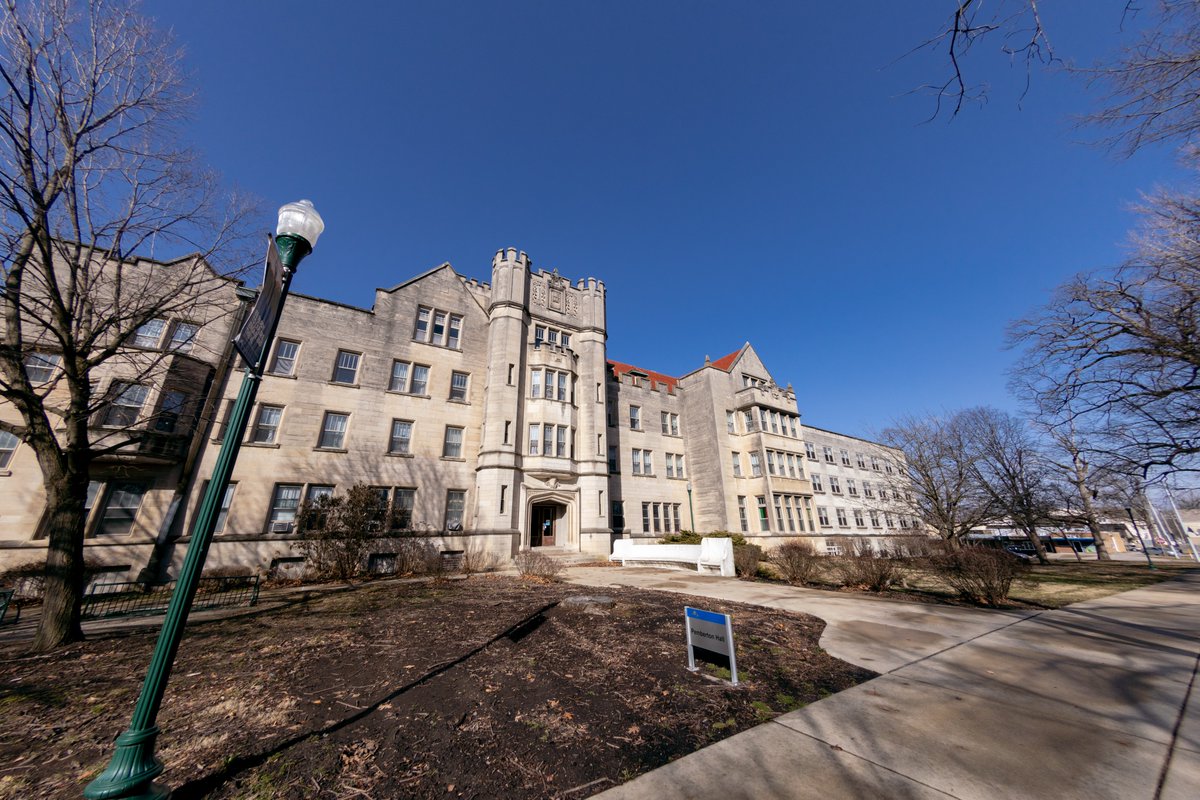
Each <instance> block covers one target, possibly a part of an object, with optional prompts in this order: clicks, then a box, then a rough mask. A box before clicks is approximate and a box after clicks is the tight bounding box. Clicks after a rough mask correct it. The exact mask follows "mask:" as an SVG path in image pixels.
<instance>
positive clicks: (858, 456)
mask: <svg viewBox="0 0 1200 800" xmlns="http://www.w3.org/2000/svg"><path fill="white" fill-rule="evenodd" d="M854 459H855V461H857V462H858V468H859V469H866V468H867V459H866V457H865V456H863V454H862V453H855V454H854Z"/></svg>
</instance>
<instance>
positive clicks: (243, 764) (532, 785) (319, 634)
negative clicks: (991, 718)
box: [0, 577, 873, 800]
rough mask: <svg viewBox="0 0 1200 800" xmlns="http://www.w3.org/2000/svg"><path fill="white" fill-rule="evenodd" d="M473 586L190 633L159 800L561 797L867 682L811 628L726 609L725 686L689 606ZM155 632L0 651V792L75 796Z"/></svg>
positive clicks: (124, 711)
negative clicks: (692, 660) (43, 652)
mask: <svg viewBox="0 0 1200 800" xmlns="http://www.w3.org/2000/svg"><path fill="white" fill-rule="evenodd" d="M578 594H580V589H579V587H569V586H563V585H560V584H531V583H525V582H521V581H519V580H516V579H513V578H498V577H475V578H471V579H468V580H462V581H449V582H443V583H432V584H396V583H384V584H371V585H367V586H364V587H361V588H358V589H357V590H355V591H351V592H345V593H340V594H335V595H332V596H330V595H324V596H314V597H311V598H307V599H305V600H302V601H299V602H297V603H295V604H292V605H290V606H287V607H284V608H281V609H276V610H273V611H266V612H263V613H259V614H254V615H251V616H246V617H239V618H233V619H224V620H217V621H213V622H209V623H203V624H196V625H192V626H189V631H188V633H187V635H186V637H185V638H184V641H183V645H182V647H181V649H180V653H179V658H178V661H177V663H176V666H175V672H174V676H173V678H172V681H171V684H170V687H169V688H168V692H167V699H166V702H165V704H164V707H163V711H162V713H161V715H160V717H159V724H160V726H161V727H162V729H163V733H162V735H161V736H160V737H159V745H158V754H159V756H160V757H161V758H162V759H163V761H164V762H165V763H166V767H167V768H166V772H165V773H164V774H163V776H162V778H161V779H160V780H161V781H162V782H163V783H165V784H167V785H169V786H171V787H173V788H174V789H175V795H174V796H175V798H177V800H183V799H186V798H196V797H221V798H233V797H238V798H292V797H314V798H318V797H319V798H351V797H368V798H387V797H439V798H445V797H463V798H492V797H561V798H576V797H585V796H587V795H589V794H593V793H595V792H599V791H602V790H604V789H606V788H609V787H610V786H612V785H614V784H616V783H621V782H624V781H626V780H629V779H631V778H633V777H634V776H636V775H638V774H640V773H642V772H644V771H647V770H649V769H652V768H654V767H657V766H659V765H661V764H664V763H666V762H668V761H670V760H672V759H675V758H678V757H679V756H682V755H685V754H687V753H690V752H692V751H694V750H696V749H698V748H700V747H703V746H705V745H707V744H710V743H711V742H714V741H717V740H718V739H721V738H724V737H726V736H729V735H731V734H733V733H736V732H738V731H740V730H744V729H746V728H748V727H751V726H753V725H756V724H758V723H760V722H763V721H765V720H767V719H770V718H772V717H774V716H776V715H777V714H780V713H783V712H785V711H789V710H792V709H794V708H799V707H801V706H803V705H805V704H806V703H809V702H812V701H814V700H818V699H820V698H822V697H825V696H827V695H829V694H831V693H833V692H837V691H840V690H841V689H844V688H847V687H849V686H852V685H854V684H856V683H859V682H861V681H863V680H867V679H869V678H871V677H873V673H871V672H869V671H867V670H863V669H860V668H858V667H854V666H851V665H849V664H846V663H844V662H841V661H838V660H836V659H834V658H832V657H830V656H829V655H827V654H826V653H825V652H824V651H822V650H821V649H820V648H819V647H818V645H817V641H818V637H819V636H820V633H821V630H822V628H823V627H824V623H822V622H821V621H820V620H817V619H816V618H813V617H808V616H803V615H793V614H786V613H782V612H776V611H770V610H767V609H759V608H754V607H748V606H740V605H737V604H720V603H715V602H714V601H709V600H700V599H694V600H691V602H692V604H695V605H699V606H701V607H705V608H710V609H712V610H717V611H727V612H729V613H732V614H733V615H734V626H735V627H734V631H735V637H736V639H737V645H738V662H739V667H740V668H741V679H742V681H743V685H742V686H741V687H738V688H733V687H731V686H729V684H728V683H726V682H724V681H721V680H719V679H718V677H717V675H716V674H715V673H719V672H720V670H716V669H709V670H707V671H708V672H709V673H714V674H704V673H701V674H695V673H690V672H688V671H687V670H686V669H685V668H684V667H685V664H686V660H685V659H686V654H685V652H684V645H683V624H682V622H683V611H682V609H683V606H684V605H685V604H688V603H689V598H686V597H681V596H679V595H673V594H663V593H656V592H646V591H639V590H610V591H608V592H607V594H608V595H609V596H611V597H613V598H614V599H615V601H616V602H615V605H613V606H612V607H608V608H597V607H583V608H580V607H576V606H569V605H566V604H562V605H560V604H559V601H560V600H562V599H563V598H564V597H567V596H570V595H578ZM153 643H154V633H153V632H146V631H139V632H133V633H126V634H123V635H122V634H108V635H105V636H97V637H95V638H93V639H91V640H89V641H87V642H84V643H82V644H79V645H75V646H72V647H70V648H67V649H64V650H62V651H60V652H56V653H54V654H51V655H48V656H29V655H25V654H23V653H22V652H21V650H20V647H19V646H17V645H10V646H7V647H0V711H2V714H0V719H2V720H3V722H2V724H0V797H14V798H15V797H21V798H27V797H63V798H66V797H71V798H75V797H78V796H79V792H80V791H81V789H82V786H83V785H84V783H85V782H86V781H87V780H89V779H90V778H91V777H93V776H94V775H95V774H97V773H98V772H99V770H100V769H102V768H103V766H104V765H105V764H106V763H107V760H108V758H109V757H110V756H111V753H112V749H111V742H112V739H113V737H114V736H115V735H116V734H117V733H119V732H120V731H121V730H123V729H124V728H125V727H126V726H127V724H128V721H129V715H130V713H131V712H132V707H133V702H134V700H135V699H136V696H137V692H138V690H139V689H140V685H141V676H142V675H143V673H144V670H145V668H146V664H147V662H148V660H149V655H150V650H151V649H152V647H153Z"/></svg>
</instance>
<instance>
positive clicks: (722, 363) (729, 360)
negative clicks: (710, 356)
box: [712, 345, 746, 372]
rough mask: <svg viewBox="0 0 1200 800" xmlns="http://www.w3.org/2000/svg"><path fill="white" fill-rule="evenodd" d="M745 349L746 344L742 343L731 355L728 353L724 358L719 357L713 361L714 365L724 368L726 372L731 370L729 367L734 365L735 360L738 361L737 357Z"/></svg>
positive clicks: (720, 368)
mask: <svg viewBox="0 0 1200 800" xmlns="http://www.w3.org/2000/svg"><path fill="white" fill-rule="evenodd" d="M745 349H746V346H745V345H742V346H741V347H739V348H738V349H737V350H734V351H733V352H732V353H730V354H729V355H727V356H725V357H723V358H718V359H717V360H716V361H714V362H712V365H713V366H714V367H716V368H717V369H719V370H724V371H725V372H729V368H730V367H732V366H733V362H735V361H737V357H738V356H740V355H741V354H742V351H743V350H745Z"/></svg>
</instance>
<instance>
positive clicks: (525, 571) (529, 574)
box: [513, 550, 562, 581]
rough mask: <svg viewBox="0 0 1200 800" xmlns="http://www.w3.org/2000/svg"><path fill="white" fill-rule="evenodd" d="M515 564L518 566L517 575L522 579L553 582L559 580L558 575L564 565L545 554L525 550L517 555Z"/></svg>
mask: <svg viewBox="0 0 1200 800" xmlns="http://www.w3.org/2000/svg"><path fill="white" fill-rule="evenodd" d="M513 562H514V563H515V564H516V565H517V573H518V574H519V575H520V576H521V577H522V578H537V579H539V580H545V581H553V580H557V579H558V574H559V573H560V572H562V564H560V563H558V562H557V561H555V560H554V559H553V558H551V557H550V556H548V555H546V554H545V553H538V552H536V551H534V550H523V551H521V552H520V553H517V555H516V557H514V558H513Z"/></svg>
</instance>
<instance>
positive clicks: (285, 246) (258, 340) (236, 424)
mask: <svg viewBox="0 0 1200 800" xmlns="http://www.w3.org/2000/svg"><path fill="white" fill-rule="evenodd" d="M323 230H325V223H324V222H323V221H322V220H321V215H320V214H318V213H317V211H316V209H315V208H313V205H312V203H310V202H309V201H308V200H301V201H300V202H298V203H288V204H287V205H285V206H284V207H283V208H281V209H279V224H278V226H277V227H276V236H275V239H274V242H273V243H272V244H271V248H270V250H269V251H268V256H267V265H268V266H267V275H266V277H265V278H264V279H263V287H262V290H261V291H260V292H259V300H258V301H257V302H256V303H255V305H254V308H253V309H252V310H251V313H250V315H249V317H248V318H247V320H246V323H245V324H244V325H243V327H242V331H241V333H239V334H238V338H237V340H236V341H235V344H236V345H237V347H238V350H239V352H241V353H242V356H243V357H244V358H245V359H246V372H245V375H244V376H243V378H242V387H241V389H240V391H239V392H238V397H237V401H236V402H235V403H234V406H233V411H232V412H231V413H230V417H229V426H228V429H227V431H226V435H225V441H224V443H223V444H222V445H221V450H220V453H219V454H218V456H217V463H216V466H215V467H214V468H213V474H212V477H211V478H210V479H209V482H208V488H207V489H205V492H204V498H203V499H202V501H201V503H200V510H199V511H197V512H196V522H195V525H194V527H193V529H192V539H191V543H190V544H189V545H188V550H187V555H186V556H185V557H184V560H183V566H182V567H181V568H180V570H179V577H178V579H176V581H175V591H174V592H172V593H171V602H170V604H169V605H168V606H167V615H166V618H165V619H163V625H162V630H161V631H160V633H159V635H158V642H157V643H156V644H155V646H154V655H153V656H152V657H151V659H150V667H149V669H148V670H147V672H146V680H145V683H143V684H142V693H141V694H140V695H139V696H138V700H137V705H136V706H135V707H134V710H133V719H132V720H131V721H130V723H129V728H127V729H126V730H125V732H124V733H122V734H121V735H120V736H118V737H117V739H116V745H117V749H116V752H115V753H113V757H112V760H111V761H110V762H109V763H108V767H107V768H105V770H104V772H102V773H100V775H99V776H98V777H97V778H96V779H95V780H93V781H92V782H91V783H89V784H88V785H87V787H86V788H84V790H83V796H84V797H85V798H88V800H102V799H103V800H111V799H113V798H121V800H165V798H167V797H168V796H169V795H170V791H169V790H168V789H166V788H165V787H163V786H160V785H157V784H155V783H154V779H155V778H156V777H158V776H159V775H160V774H161V773H162V771H163V763H162V762H161V761H159V759H158V757H157V756H155V755H154V742H155V740H156V739H157V738H158V734H159V727H158V725H156V724H155V720H156V719H157V717H158V711H159V708H160V707H161V706H162V699H163V693H164V692H165V691H166V688H167V681H168V680H170V677H171V667H172V666H173V665H174V663H175V654H176V652H177V651H178V650H179V642H180V639H182V638H183V628H184V625H186V624H187V618H188V613H189V612H190V611H191V608H192V601H193V599H195V596H196V588H197V586H198V585H199V580H200V573H201V571H202V570H203V568H204V560H205V558H206V557H207V556H208V547H209V545H210V544H211V543H212V537H213V529H214V528H215V527H216V523H217V516H218V514H219V512H220V508H221V499H222V498H223V496H224V494H225V488H226V486H227V485H228V484H229V478H230V476H231V475H232V474H233V465H234V462H235V461H236V460H237V455H238V450H239V449H241V443H242V437H243V436H245V433H246V422H247V419H248V417H249V412H250V408H251V407H252V406H253V405H254V398H255V396H256V395H257V394H258V385H259V383H260V382H261V380H262V374H263V370H264V369H265V367H266V363H265V362H266V358H267V354H268V353H269V352H270V349H271V348H270V343H271V341H272V340H273V339H274V338H275V329H276V327H277V326H278V325H279V316H280V312H281V311H282V310H283V303H284V300H286V299H287V293H288V287H289V286H290V285H291V282H292V276H293V275H294V274H295V271H296V268H297V267H298V266H299V265H300V262H301V261H302V260H303V259H304V257H305V256H306V255H308V254H309V253H311V252H312V249H313V247H314V246H315V245H316V243H317V239H318V237H320V235H321V232H322V231H323ZM272 251H273V252H272ZM273 262H275V264H274V266H277V267H279V268H281V270H278V269H277V270H275V271H274V272H273V270H272V266H273ZM256 323H257V326H258V327H255V328H254V329H253V330H251V327H252V325H254V324H256ZM246 342H252V343H253V344H252V345H247V344H246ZM246 347H250V348H251V349H252V350H253V352H251V353H250V354H249V355H247V352H246Z"/></svg>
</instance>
